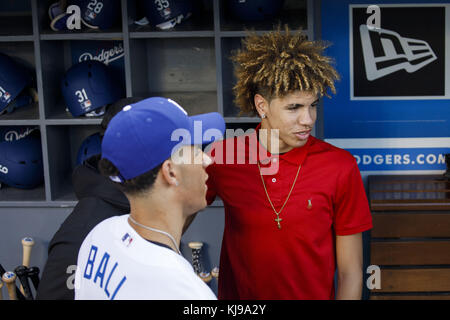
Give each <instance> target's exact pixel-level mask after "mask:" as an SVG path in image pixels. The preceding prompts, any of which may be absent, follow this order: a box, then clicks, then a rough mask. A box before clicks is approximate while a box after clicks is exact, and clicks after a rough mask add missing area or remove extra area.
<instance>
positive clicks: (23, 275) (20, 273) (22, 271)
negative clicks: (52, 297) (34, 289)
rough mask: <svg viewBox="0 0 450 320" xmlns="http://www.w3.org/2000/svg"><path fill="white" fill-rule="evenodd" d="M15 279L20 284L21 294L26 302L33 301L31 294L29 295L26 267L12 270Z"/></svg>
mask: <svg viewBox="0 0 450 320" xmlns="http://www.w3.org/2000/svg"><path fill="white" fill-rule="evenodd" d="M14 272H15V273H16V275H17V277H18V278H19V281H20V283H21V284H22V288H23V292H22V293H23V294H24V295H25V299H26V300H33V294H32V293H31V288H30V283H29V282H28V273H27V267H25V266H18V267H17V268H16V269H14Z"/></svg>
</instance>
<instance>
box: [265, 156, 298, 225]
mask: <svg viewBox="0 0 450 320" xmlns="http://www.w3.org/2000/svg"><path fill="white" fill-rule="evenodd" d="M256 164H257V165H258V170H259V175H260V177H261V181H262V184H263V187H264V191H265V192H266V196H267V199H268V200H269V203H270V205H271V206H272V209H273V212H275V214H276V215H277V218H276V219H275V221H276V223H277V225H278V229H281V224H280V221H281V220H283V219H280V214H281V211H283V209H284V206H285V205H286V203H287V202H288V200H289V197H290V196H291V193H292V190H294V186H295V183H296V182H297V178H298V174H299V173H300V168H301V167H302V165H299V166H298V170H297V175H296V176H295V179H294V182H293V183H292V187H291V190H290V191H289V194H288V196H287V198H286V201H284V203H283V206H282V207H281V209H280V211H279V212H278V211H277V210H275V207H274V206H273V203H272V201H271V200H270V197H269V193H268V192H267V188H266V184H265V183H264V178H263V176H262V174H261V168H260V166H259V162H258V161H256Z"/></svg>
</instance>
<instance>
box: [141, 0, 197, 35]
mask: <svg viewBox="0 0 450 320" xmlns="http://www.w3.org/2000/svg"><path fill="white" fill-rule="evenodd" d="M142 5H143V8H144V11H145V15H146V17H147V19H148V20H149V22H150V24H151V25H152V26H154V27H157V28H159V29H170V28H173V27H175V26H176V25H177V24H179V23H181V22H182V21H183V20H186V19H187V18H189V17H190V16H191V15H192V11H193V9H194V8H193V4H192V0H155V1H144V2H143V3H142Z"/></svg>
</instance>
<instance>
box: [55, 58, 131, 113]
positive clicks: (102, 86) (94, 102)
mask: <svg viewBox="0 0 450 320" xmlns="http://www.w3.org/2000/svg"><path fill="white" fill-rule="evenodd" d="M115 78H116V77H115V76H114V74H113V72H112V71H111V69H110V67H108V66H106V65H105V64H104V63H102V62H99V61H96V60H87V61H83V62H80V63H77V64H76V65H73V66H72V67H71V68H70V69H69V70H68V71H67V73H66V74H65V76H64V77H63V78H62V79H61V90H62V94H63V96H64V100H65V102H66V105H67V107H68V109H69V111H70V113H71V114H72V115H73V116H74V117H78V116H80V115H83V114H85V115H101V114H103V113H102V112H95V110H97V109H99V108H104V107H106V106H107V105H108V104H110V103H113V102H115V101H116V100H118V99H120V98H121V97H122V95H123V90H122V88H121V87H120V86H119V84H118V82H117V81H115V80H114V79H115Z"/></svg>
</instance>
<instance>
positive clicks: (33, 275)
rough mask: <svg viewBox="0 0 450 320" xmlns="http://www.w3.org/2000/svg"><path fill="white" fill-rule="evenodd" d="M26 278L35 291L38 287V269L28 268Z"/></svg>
mask: <svg viewBox="0 0 450 320" xmlns="http://www.w3.org/2000/svg"><path fill="white" fill-rule="evenodd" d="M27 273H28V277H29V278H30V279H31V282H32V283H33V286H34V289H35V290H36V291H37V289H38V287H39V268H38V267H30V268H28V269H27Z"/></svg>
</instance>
